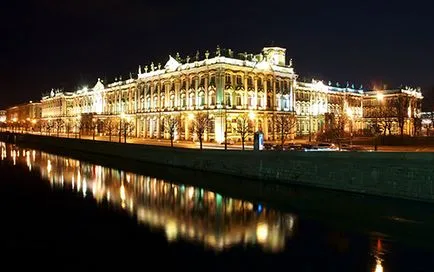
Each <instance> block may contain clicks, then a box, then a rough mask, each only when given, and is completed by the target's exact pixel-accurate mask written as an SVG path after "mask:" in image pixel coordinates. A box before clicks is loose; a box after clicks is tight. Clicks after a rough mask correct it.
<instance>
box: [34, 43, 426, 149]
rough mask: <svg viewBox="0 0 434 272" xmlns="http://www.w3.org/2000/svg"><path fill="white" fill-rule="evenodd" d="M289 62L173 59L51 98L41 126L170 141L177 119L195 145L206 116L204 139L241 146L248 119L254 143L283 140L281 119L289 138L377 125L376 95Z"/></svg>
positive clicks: (276, 56) (227, 55)
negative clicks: (113, 127) (337, 122)
mask: <svg viewBox="0 0 434 272" xmlns="http://www.w3.org/2000/svg"><path fill="white" fill-rule="evenodd" d="M286 59H287V57H286V50H285V49H284V48H279V47H266V48H264V49H263V50H262V52H261V53H259V54H256V55H255V54H247V53H244V54H235V53H234V52H233V51H232V50H230V49H227V50H226V49H220V48H219V47H217V49H216V51H215V52H213V53H209V52H208V51H207V52H206V53H205V54H204V56H201V55H199V53H197V54H196V56H194V57H193V58H190V57H188V56H187V57H186V58H185V59H181V58H180V56H179V54H176V56H175V57H172V56H169V60H168V61H167V63H165V65H164V66H162V65H160V64H157V65H154V64H153V63H151V64H150V65H149V67H148V66H144V67H143V69H142V68H141V67H139V69H138V75H137V76H135V77H134V78H133V77H132V76H130V78H129V79H127V80H122V79H121V78H119V79H116V80H115V82H112V83H109V84H107V85H104V83H103V82H102V81H101V80H99V79H98V82H97V83H96V85H95V86H94V87H92V88H87V87H85V88H82V89H80V90H77V91H73V92H65V91H59V90H53V91H51V93H50V94H47V95H45V96H44V97H43V98H42V101H41V106H42V122H45V123H46V124H48V123H50V122H56V120H57V121H58V120H62V121H61V122H62V127H63V128H62V129H63V130H66V129H67V130H71V131H76V130H78V129H79V128H80V129H81V128H83V127H84V126H85V125H83V123H86V122H91V123H98V125H95V127H93V129H96V130H98V133H103V131H105V129H103V127H105V126H104V123H107V122H108V123H111V124H113V123H117V124H122V123H124V124H129V127H130V128H131V129H129V130H128V134H129V135H131V136H137V137H143V138H169V137H170V136H169V133H168V131H167V124H168V123H170V120H177V126H176V132H175V139H177V140H194V139H195V137H196V136H195V133H193V130H192V126H193V125H194V122H197V120H198V119H199V116H200V115H206V116H207V129H206V131H205V133H204V136H203V137H204V140H205V141H216V142H219V143H221V142H224V139H225V135H226V137H227V138H228V139H231V140H235V141H237V140H239V138H240V136H239V128H238V127H239V123H240V119H243V118H244V119H246V120H247V123H248V126H249V131H250V133H249V137H250V139H251V137H252V136H253V134H252V132H254V131H258V130H260V131H262V132H263V134H264V138H265V140H276V139H279V138H280V131H281V127H282V124H281V123H282V122H279V120H283V119H285V120H292V121H291V122H292V123H291V122H290V123H291V124H293V125H291V124H289V125H288V124H287V126H286V129H289V130H291V131H290V133H288V134H287V135H285V137H288V138H293V137H294V136H295V135H311V134H314V133H316V132H318V131H322V130H324V128H325V126H326V125H327V116H328V115H329V116H342V115H345V116H347V117H348V118H347V119H348V120H351V129H353V130H354V131H356V130H357V131H358V130H362V129H364V128H366V127H367V126H368V123H369V122H370V120H372V118H371V117H369V116H365V104H368V105H370V106H373V105H374V104H372V103H374V102H372V101H371V100H372V99H373V98H375V97H376V93H374V92H366V91H363V90H362V89H361V88H355V87H354V86H350V85H349V84H346V85H345V86H339V84H331V83H328V84H325V83H323V82H322V81H315V80H312V81H311V82H300V81H298V80H297V78H298V75H297V74H296V73H295V71H294V67H293V63H292V60H290V61H286ZM397 93H399V94H403V95H405V96H407V97H409V98H411V99H413V100H414V101H420V100H421V98H422V96H421V95H420V91H419V90H413V89H409V88H408V89H406V90H401V89H400V90H397V91H393V93H391V94H388V95H392V96H393V95H395V94H397ZM413 100H412V101H413ZM371 102H372V103H371ZM419 111H420V103H416V102H412V106H411V107H409V111H408V115H406V118H413V117H414V116H416V115H417V114H418V113H419ZM279 123H280V126H281V127H279ZM410 123H411V122H409V123H408V124H410ZM118 127H119V126H118ZM395 127H396V126H395ZM395 127H394V128H395ZM346 129H347V130H348V129H350V126H349V125H346ZM406 129H407V130H406V131H407V132H408V133H409V132H410V131H411V129H410V128H408V127H406ZM225 132H227V134H225Z"/></svg>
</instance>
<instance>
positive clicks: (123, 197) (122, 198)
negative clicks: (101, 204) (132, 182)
mask: <svg viewBox="0 0 434 272" xmlns="http://www.w3.org/2000/svg"><path fill="white" fill-rule="evenodd" d="M119 192H120V197H121V200H122V201H124V200H125V198H126V195H125V186H124V185H123V184H122V185H121V189H120V191H119Z"/></svg>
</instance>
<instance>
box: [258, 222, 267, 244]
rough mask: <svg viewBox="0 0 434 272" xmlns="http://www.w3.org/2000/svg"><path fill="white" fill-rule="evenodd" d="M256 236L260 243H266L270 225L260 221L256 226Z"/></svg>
mask: <svg viewBox="0 0 434 272" xmlns="http://www.w3.org/2000/svg"><path fill="white" fill-rule="evenodd" d="M256 238H257V239H258V242H259V243H264V242H266V241H267V238H268V226H267V224H265V223H259V224H258V226H257V227H256Z"/></svg>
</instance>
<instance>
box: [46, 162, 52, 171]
mask: <svg viewBox="0 0 434 272" xmlns="http://www.w3.org/2000/svg"><path fill="white" fill-rule="evenodd" d="M47 172H48V173H50V172H51V161H50V160H48V161H47Z"/></svg>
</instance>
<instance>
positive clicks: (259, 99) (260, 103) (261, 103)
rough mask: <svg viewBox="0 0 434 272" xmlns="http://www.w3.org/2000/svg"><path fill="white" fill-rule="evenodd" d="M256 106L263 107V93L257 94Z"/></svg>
mask: <svg viewBox="0 0 434 272" xmlns="http://www.w3.org/2000/svg"><path fill="white" fill-rule="evenodd" d="M258 107H261V108H263V107H264V95H263V94H258Z"/></svg>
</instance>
